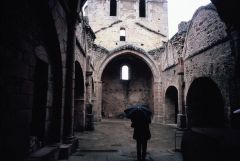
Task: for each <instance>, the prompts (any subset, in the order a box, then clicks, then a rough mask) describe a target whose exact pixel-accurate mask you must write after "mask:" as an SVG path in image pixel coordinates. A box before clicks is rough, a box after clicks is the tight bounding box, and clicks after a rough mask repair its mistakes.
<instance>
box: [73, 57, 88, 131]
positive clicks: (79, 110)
mask: <svg viewBox="0 0 240 161" xmlns="http://www.w3.org/2000/svg"><path fill="white" fill-rule="evenodd" d="M74 84H75V86H74V87H75V88H74V130H75V131H83V130H84V122H85V121H84V120H85V110H84V106H85V101H84V92H85V88H84V76H83V70H82V68H81V65H80V63H79V62H77V61H75V81H74Z"/></svg>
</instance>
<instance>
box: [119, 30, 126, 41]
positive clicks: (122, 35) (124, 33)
mask: <svg viewBox="0 0 240 161" xmlns="http://www.w3.org/2000/svg"><path fill="white" fill-rule="evenodd" d="M120 41H126V31H125V28H120Z"/></svg>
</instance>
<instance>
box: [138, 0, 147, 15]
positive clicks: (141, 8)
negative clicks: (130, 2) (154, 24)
mask: <svg viewBox="0 0 240 161" xmlns="http://www.w3.org/2000/svg"><path fill="white" fill-rule="evenodd" d="M139 17H146V2H145V0H139Z"/></svg>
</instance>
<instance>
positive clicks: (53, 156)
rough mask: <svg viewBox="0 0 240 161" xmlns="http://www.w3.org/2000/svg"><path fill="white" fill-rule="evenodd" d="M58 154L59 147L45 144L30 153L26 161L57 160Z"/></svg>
mask: <svg viewBox="0 0 240 161" xmlns="http://www.w3.org/2000/svg"><path fill="white" fill-rule="evenodd" d="M58 155H59V147H56V146H52V147H51V146H47V147H43V148H41V149H39V150H37V151H36V152H34V153H32V154H31V155H30V156H29V158H28V159H27V161H57V160H58Z"/></svg>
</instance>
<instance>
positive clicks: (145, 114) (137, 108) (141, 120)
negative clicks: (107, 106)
mask: <svg viewBox="0 0 240 161" xmlns="http://www.w3.org/2000/svg"><path fill="white" fill-rule="evenodd" d="M124 112H125V114H126V116H127V118H129V119H131V121H132V124H131V127H132V128H134V132H133V139H135V140H136V143H137V160H138V161H145V158H146V152H147V141H148V140H149V139H150V138H151V133H150V129H149V124H150V123H151V116H152V112H151V110H150V109H149V107H148V105H146V104H136V105H133V106H130V107H129V108H127V109H126V110H124Z"/></svg>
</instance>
